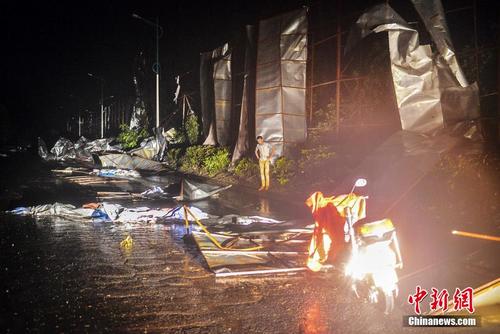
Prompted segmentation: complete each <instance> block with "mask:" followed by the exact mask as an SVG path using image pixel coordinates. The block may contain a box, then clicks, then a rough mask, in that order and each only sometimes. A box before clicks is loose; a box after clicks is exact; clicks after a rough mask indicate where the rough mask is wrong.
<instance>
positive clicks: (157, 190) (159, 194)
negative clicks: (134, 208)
mask: <svg viewBox="0 0 500 334" xmlns="http://www.w3.org/2000/svg"><path fill="white" fill-rule="evenodd" d="M141 196H142V197H145V198H164V197H167V194H166V193H165V191H163V189H162V188H161V187H158V186H153V187H152V188H149V189H147V190H145V191H143V192H142V193H141Z"/></svg>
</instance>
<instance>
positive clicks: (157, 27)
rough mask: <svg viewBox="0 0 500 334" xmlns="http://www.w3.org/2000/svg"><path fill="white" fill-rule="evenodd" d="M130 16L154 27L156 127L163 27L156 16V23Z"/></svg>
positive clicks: (158, 109)
mask: <svg viewBox="0 0 500 334" xmlns="http://www.w3.org/2000/svg"><path fill="white" fill-rule="evenodd" d="M132 17H133V18H134V19H138V20H141V21H143V22H145V23H147V24H148V25H150V26H153V27H155V38H156V62H155V63H154V64H153V72H155V73H156V127H157V128H158V127H159V126H160V38H161V36H162V35H163V28H162V26H160V24H159V19H158V17H156V23H155V22H152V21H150V20H148V19H145V18H143V17H141V16H139V15H137V14H135V13H133V14H132Z"/></svg>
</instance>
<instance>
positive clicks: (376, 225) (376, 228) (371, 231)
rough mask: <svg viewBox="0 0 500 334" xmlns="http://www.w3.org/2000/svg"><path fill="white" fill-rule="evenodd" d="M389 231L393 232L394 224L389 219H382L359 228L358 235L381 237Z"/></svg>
mask: <svg viewBox="0 0 500 334" xmlns="http://www.w3.org/2000/svg"><path fill="white" fill-rule="evenodd" d="M391 231H394V224H393V223H392V221H391V220H390V219H383V220H378V221H375V222H372V223H368V224H364V225H362V226H361V227H360V228H359V233H360V234H361V236H364V237H366V236H373V235H376V236H382V235H384V234H385V233H387V232H391Z"/></svg>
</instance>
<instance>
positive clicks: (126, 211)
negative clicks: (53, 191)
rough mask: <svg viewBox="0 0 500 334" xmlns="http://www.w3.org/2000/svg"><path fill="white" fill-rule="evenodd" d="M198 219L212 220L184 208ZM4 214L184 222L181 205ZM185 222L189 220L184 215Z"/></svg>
mask: <svg viewBox="0 0 500 334" xmlns="http://www.w3.org/2000/svg"><path fill="white" fill-rule="evenodd" d="M188 209H189V210H190V211H191V212H192V213H193V214H194V215H195V216H196V217H197V218H198V219H207V218H214V216H210V215H208V214H207V213H205V212H203V211H202V210H200V209H198V208H196V207H193V206H191V207H189V208H188ZM7 213H11V214H15V215H20V216H33V217H37V218H51V217H53V218H56V217H57V218H65V219H68V220H78V221H92V220H99V221H111V222H114V223H134V222H136V223H156V222H161V221H169V220H173V221H179V220H184V209H183V207H182V206H179V207H176V208H161V209H152V208H149V207H135V208H126V207H123V206H121V205H120V204H115V203H107V202H103V203H99V204H98V207H96V208H77V207H75V206H74V205H71V204H62V203H58V202H56V203H54V204H42V205H37V206H32V207H18V208H15V209H14V210H11V211H7ZM188 220H189V221H193V218H192V217H191V216H188Z"/></svg>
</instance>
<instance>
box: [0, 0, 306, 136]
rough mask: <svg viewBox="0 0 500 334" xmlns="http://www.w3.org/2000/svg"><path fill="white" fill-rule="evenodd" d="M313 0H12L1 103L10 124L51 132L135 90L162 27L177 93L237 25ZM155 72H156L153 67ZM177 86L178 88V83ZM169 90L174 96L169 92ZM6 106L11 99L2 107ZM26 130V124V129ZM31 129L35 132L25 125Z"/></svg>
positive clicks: (0, 20)
mask: <svg viewBox="0 0 500 334" xmlns="http://www.w3.org/2000/svg"><path fill="white" fill-rule="evenodd" d="M304 3H305V1H206V2H200V3H199V2H193V1H189V2H188V1H180V2H172V1H99V2H97V1H64V2H63V1H58V2H47V1H39V2H33V3H25V2H22V1H8V2H5V3H3V4H2V10H1V11H0V24H1V25H2V26H1V31H2V32H3V38H2V51H1V57H2V61H1V64H2V65H1V67H0V73H1V78H2V80H1V85H2V87H1V90H0V91H1V95H0V109H1V113H2V118H3V121H4V124H6V123H8V124H9V131H10V132H12V131H18V134H19V136H20V135H21V132H29V135H30V136H31V137H33V136H35V135H43V134H44V133H46V132H47V131H48V129H49V128H57V127H59V128H60V127H61V125H62V124H64V123H65V119H67V118H68V117H71V116H72V115H74V114H75V112H76V111H75V110H76V109H78V108H83V109H86V108H89V109H96V108H97V103H98V98H99V88H98V87H99V86H98V82H97V81H96V80H93V79H92V78H89V77H88V75H87V73H89V72H91V73H94V74H96V75H99V76H102V77H104V78H105V79H106V86H105V95H106V96H108V95H115V96H117V97H120V96H127V95H133V86H132V73H133V69H134V58H135V56H136V54H137V52H138V51H139V50H144V51H145V53H146V56H147V59H148V60H151V57H153V56H154V47H155V40H154V28H152V27H150V26H148V25H146V24H145V23H143V22H142V21H139V20H136V19H134V18H132V17H131V14H132V13H137V14H139V15H140V16H142V17H145V18H148V19H151V20H154V19H155V17H156V16H158V17H159V20H160V24H161V25H162V26H163V28H164V29H165V35H164V36H163V38H162V39H161V41H160V48H161V51H160V53H161V54H160V61H161V63H162V87H163V89H162V94H164V95H163V96H162V98H168V94H171V93H173V92H172V89H173V76H174V75H175V74H178V73H185V72H187V71H191V70H193V69H196V68H197V67H198V59H199V53H200V52H202V51H207V50H211V49H213V48H215V47H217V46H219V45H221V44H223V43H224V42H226V41H227V40H229V39H230V37H231V34H232V32H233V31H234V30H235V29H238V28H241V27H243V26H244V25H245V24H251V23H255V22H257V20H258V19H259V18H264V17H268V16H271V15H275V14H277V13H280V12H283V11H286V10H289V9H294V8H298V7H300V6H301V5H302V4H304ZM147 69H148V72H147V75H149V76H151V82H152V83H154V81H153V73H152V71H151V70H150V67H148V68H147ZM170 88H172V89H170ZM165 95H166V97H165ZM2 105H3V106H2ZM20 130H23V131H21V132H19V131H20ZM24 130H27V131H24Z"/></svg>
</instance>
